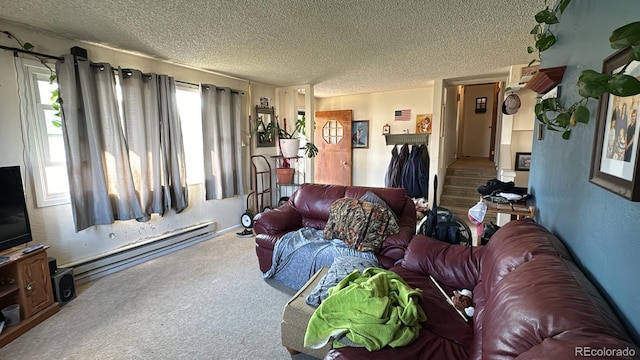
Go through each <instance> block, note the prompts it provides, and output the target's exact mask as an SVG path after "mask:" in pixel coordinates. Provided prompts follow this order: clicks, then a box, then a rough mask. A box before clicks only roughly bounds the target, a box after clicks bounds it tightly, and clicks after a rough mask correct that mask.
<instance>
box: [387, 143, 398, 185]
mask: <svg viewBox="0 0 640 360" xmlns="http://www.w3.org/2000/svg"><path fill="white" fill-rule="evenodd" d="M397 169H398V145H394V146H393V149H391V161H390V162H389V165H388V166H387V172H386V174H385V175H384V186H385V187H397V186H395V185H394V184H393V182H394V179H397V178H398V176H397V175H396V172H397V171H398V170H397Z"/></svg>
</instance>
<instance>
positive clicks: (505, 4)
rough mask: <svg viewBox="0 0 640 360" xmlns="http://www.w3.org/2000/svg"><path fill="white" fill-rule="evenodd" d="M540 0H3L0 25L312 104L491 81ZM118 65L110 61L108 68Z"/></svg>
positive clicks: (514, 53)
mask: <svg viewBox="0 0 640 360" xmlns="http://www.w3.org/2000/svg"><path fill="white" fill-rule="evenodd" d="M543 6H544V0H533V1H532V0H510V1H505V0H482V1H480V0H415V1H414V0H397V1H394V0H334V1H327V0H312V1H306V0H269V1H259V0H232V1H230V0H217V1H214V0H165V1H161V0H101V1H97V0H58V1H43V0H21V1H15V0H0V18H2V19H5V20H9V21H12V22H17V23H22V24H28V25H30V26H32V27H36V28H40V29H44V30H46V31H50V32H53V33H56V34H59V35H62V36H64V37H68V38H72V39H77V40H84V41H89V42H93V43H99V44H104V45H108V46H110V47H115V48H119V49H123V50H129V51H134V52H138V53H142V54H146V55H149V56H151V57H154V58H157V59H163V60H170V61H172V62H176V63H180V64H185V65H190V66H195V67H197V68H202V69H207V70H211V71H214V72H216V73H220V74H225V75H230V76H234V77H238V78H242V79H246V80H250V81H253V82H258V83H262V84H267V85H274V86H292V85H301V84H313V85H314V86H315V93H316V96H319V97H326V96H336V95H347V94H357V93H369V92H380V91H390V90H399V89H410V88H418V87H424V86H427V85H428V84H429V83H430V81H431V80H434V79H440V78H443V79H447V78H458V77H468V76H475V75H486V74H496V73H500V72H504V71H505V69H506V68H507V67H508V66H510V65H514V64H523V63H528V62H529V61H530V60H531V59H532V55H530V54H527V52H526V47H527V46H528V45H531V42H532V38H531V35H529V30H531V28H532V27H533V26H534V25H535V21H534V19H533V15H534V14H535V13H536V12H537V11H538V10H540V9H542V8H543ZM114 65H117V64H114Z"/></svg>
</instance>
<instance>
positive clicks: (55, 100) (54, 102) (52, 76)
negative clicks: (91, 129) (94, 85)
mask: <svg viewBox="0 0 640 360" xmlns="http://www.w3.org/2000/svg"><path fill="white" fill-rule="evenodd" d="M0 32H1V33H3V34H5V35H6V36H7V37H8V38H9V39H12V40H13V41H15V42H16V43H17V44H18V45H19V46H20V49H22V50H25V51H28V52H29V53H31V54H30V55H31V56H33V57H35V58H36V59H38V60H39V61H40V63H41V64H42V65H44V66H45V67H46V68H47V69H49V83H52V84H53V82H54V81H56V80H57V79H58V78H57V76H56V72H55V70H54V69H53V68H52V67H51V65H49V63H48V59H47V58H46V57H43V56H40V55H38V54H34V53H33V52H34V51H35V49H36V47H35V46H34V45H33V44H31V43H30V42H24V43H23V42H22V41H20V39H18V38H17V37H16V36H15V35H13V34H12V33H10V32H9V31H6V30H0ZM50 100H51V107H53V109H54V110H55V111H56V113H55V116H56V117H57V118H58V119H60V118H61V113H60V104H62V99H61V98H60V93H59V92H58V89H55V90H53V91H52V92H51V98H50ZM51 123H52V124H53V125H54V126H56V127H61V126H62V123H61V121H60V120H57V119H56V120H52V121H51Z"/></svg>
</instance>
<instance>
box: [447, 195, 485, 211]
mask: <svg viewBox="0 0 640 360" xmlns="http://www.w3.org/2000/svg"><path fill="white" fill-rule="evenodd" d="M477 202H478V198H477V197H464V196H454V195H442V196H440V202H438V205H440V206H443V207H466V208H467V209H469V208H470V207H472V206H473V205H475V204H476V203H477Z"/></svg>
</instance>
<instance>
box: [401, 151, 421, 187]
mask: <svg viewBox="0 0 640 360" xmlns="http://www.w3.org/2000/svg"><path fill="white" fill-rule="evenodd" d="M424 150H425V145H414V146H413V147H412V148H411V154H410V155H409V158H408V160H407V162H406V163H405V165H404V167H403V169H402V177H401V181H400V186H401V187H402V188H404V189H405V190H406V192H407V195H408V196H410V197H426V194H427V168H426V167H425V161H424V160H423V151H424Z"/></svg>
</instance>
